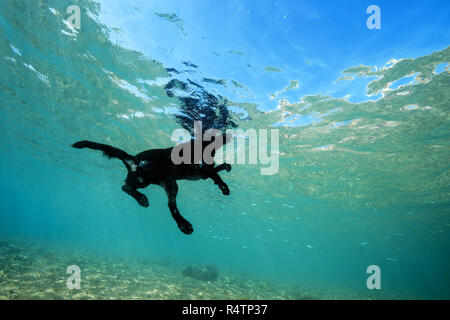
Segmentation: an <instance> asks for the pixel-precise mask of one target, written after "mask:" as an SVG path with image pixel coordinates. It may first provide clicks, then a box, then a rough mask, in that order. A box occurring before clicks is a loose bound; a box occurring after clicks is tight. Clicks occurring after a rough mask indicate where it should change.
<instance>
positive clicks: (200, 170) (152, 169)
mask: <svg viewBox="0 0 450 320" xmlns="http://www.w3.org/2000/svg"><path fill="white" fill-rule="evenodd" d="M228 139H229V138H228V137H227V136H225V135H224V136H223V137H222V139H221V140H222V141H220V140H218V142H219V144H218V145H217V146H218V147H219V146H220V145H223V142H224V143H227V142H229V140H228ZM224 140H225V141H224ZM209 143H211V142H207V143H205V142H203V143H202V146H201V150H202V152H203V150H204V149H205V147H206V146H207V145H208V144H209ZM185 144H189V145H188V146H187V147H188V148H190V150H191V155H193V154H194V152H193V151H194V140H191V142H186V143H185ZM72 146H73V147H74V148H78V149H82V148H90V149H94V150H101V151H103V155H105V156H106V157H108V158H110V159H111V158H117V159H120V160H122V162H123V163H124V165H125V167H126V168H127V170H128V175H127V178H126V179H125V184H124V185H123V186H122V190H123V191H124V192H126V193H128V194H129V195H130V196H132V197H133V198H134V199H136V201H137V202H138V203H139V204H140V205H141V206H143V207H148V206H149V203H148V199H147V197H146V196H145V195H144V194H142V193H140V192H139V191H137V189H142V188H145V187H147V186H148V185H150V184H157V185H159V186H161V187H163V188H164V190H165V191H166V193H167V197H168V198H169V204H168V205H169V209H170V212H171V213H172V217H173V218H174V219H175V221H176V223H177V225H178V228H180V230H181V231H182V232H184V233H186V234H191V233H192V232H193V231H194V229H193V228H192V225H191V224H190V223H189V221H187V220H186V219H185V218H183V217H182V216H181V214H180V212H179V211H178V208H177V203H176V196H177V192H178V185H177V182H176V180H180V179H188V180H199V179H207V178H211V179H212V180H213V181H214V183H215V184H217V185H218V186H219V188H220V190H221V191H222V193H223V194H224V195H229V194H230V190H229V189H228V186H227V185H226V183H225V182H223V180H222V179H221V178H220V176H219V175H218V172H219V171H222V170H226V171H228V172H229V171H230V170H231V165H229V164H227V163H224V164H221V165H219V166H217V167H214V163H212V164H207V163H205V162H204V161H203V158H202V160H201V162H200V163H198V164H195V163H194V161H191V162H190V164H186V163H181V164H174V162H173V161H172V157H171V155H172V150H173V149H174V148H167V149H153V150H147V151H144V152H141V153H139V154H137V155H136V156H132V155H129V154H128V153H126V152H125V151H123V150H120V149H117V148H114V147H111V146H108V145H106V144H101V143H96V142H91V141H86V140H84V141H79V142H76V143H74V144H73V145H72ZM177 147H179V146H177ZM182 150H184V149H182ZM214 154H215V149H214V150H213V151H212V157H214ZM181 156H182V154H181Z"/></svg>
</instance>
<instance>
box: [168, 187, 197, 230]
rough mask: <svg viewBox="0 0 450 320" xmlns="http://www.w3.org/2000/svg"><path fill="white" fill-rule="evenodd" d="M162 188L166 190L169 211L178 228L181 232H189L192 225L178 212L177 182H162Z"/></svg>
mask: <svg viewBox="0 0 450 320" xmlns="http://www.w3.org/2000/svg"><path fill="white" fill-rule="evenodd" d="M162 186H163V188H164V190H166V193H167V198H168V199H169V203H168V205H169V209H170V213H171V214H172V217H173V219H174V220H175V222H176V223H177V225H178V228H179V229H180V230H181V232H183V233H186V234H191V233H192V232H193V231H194V229H193V228H192V225H191V224H190V223H189V221H187V220H186V219H185V218H183V216H182V215H181V214H180V211H178V208H177V193H178V184H177V182H176V181H169V182H166V183H164V184H163V185H162Z"/></svg>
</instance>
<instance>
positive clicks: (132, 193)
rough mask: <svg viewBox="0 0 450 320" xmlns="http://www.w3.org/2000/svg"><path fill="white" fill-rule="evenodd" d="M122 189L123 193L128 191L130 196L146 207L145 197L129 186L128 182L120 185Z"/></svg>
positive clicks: (147, 204) (146, 200)
mask: <svg viewBox="0 0 450 320" xmlns="http://www.w3.org/2000/svg"><path fill="white" fill-rule="evenodd" d="M122 190H123V191H124V192H125V193H128V194H129V195H130V196H132V197H133V198H134V199H136V201H137V202H138V203H139V204H140V205H141V206H143V207H145V208H147V207H148V206H149V203H148V199H147V197H146V196H145V195H144V194H142V193H140V192H139V191H137V190H136V188H134V187H132V186H130V185H129V184H124V185H123V186H122Z"/></svg>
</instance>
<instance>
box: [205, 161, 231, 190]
mask: <svg viewBox="0 0 450 320" xmlns="http://www.w3.org/2000/svg"><path fill="white" fill-rule="evenodd" d="M214 169H215V168H214ZM209 177H210V178H211V179H212V180H213V181H214V183H215V184H217V185H218V186H219V189H220V190H221V191H222V193H223V194H224V195H226V196H228V195H229V194H230V189H229V188H228V186H227V184H226V183H225V182H223V180H222V178H221V177H220V176H219V175H218V174H217V172H212V173H211V174H210V175H209Z"/></svg>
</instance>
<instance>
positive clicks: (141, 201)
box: [138, 196, 149, 208]
mask: <svg viewBox="0 0 450 320" xmlns="http://www.w3.org/2000/svg"><path fill="white" fill-rule="evenodd" d="M138 203H139V204H140V205H141V206H143V207H144V208H147V207H148V206H149V203H148V199H147V197H146V196H142V197H140V198H139V200H138Z"/></svg>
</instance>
